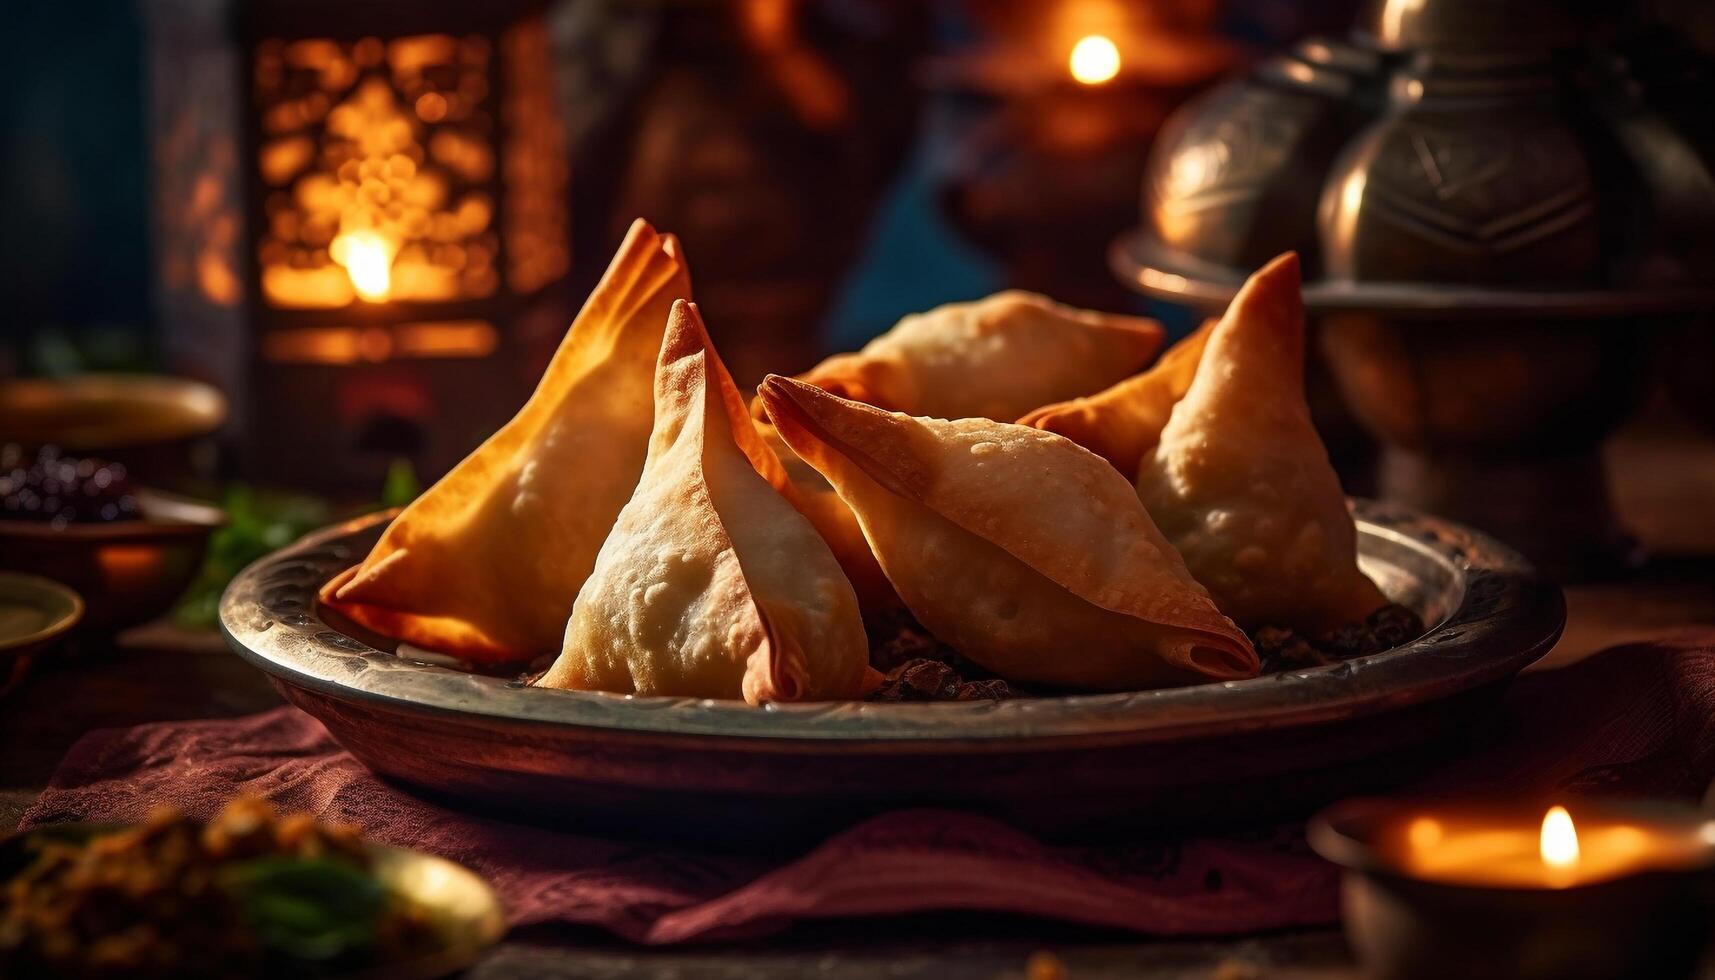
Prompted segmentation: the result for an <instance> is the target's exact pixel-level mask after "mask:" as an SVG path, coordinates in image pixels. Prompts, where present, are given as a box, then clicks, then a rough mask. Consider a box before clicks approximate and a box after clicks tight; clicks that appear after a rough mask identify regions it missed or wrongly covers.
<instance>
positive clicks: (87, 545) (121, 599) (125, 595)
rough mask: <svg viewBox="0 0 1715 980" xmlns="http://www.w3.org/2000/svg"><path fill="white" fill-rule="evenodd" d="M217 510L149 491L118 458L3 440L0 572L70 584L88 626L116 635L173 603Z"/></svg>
mask: <svg viewBox="0 0 1715 980" xmlns="http://www.w3.org/2000/svg"><path fill="white" fill-rule="evenodd" d="M223 523H225V515H224V514H223V513H222V512H221V511H220V509H219V508H217V507H212V506H210V505H208V504H204V503H199V502H197V501H195V500H191V499H189V498H186V497H180V496H177V495H175V494H169V493H164V492H161V491H158V490H151V489H148V488H146V487H143V486H141V485H139V484H138V483H137V482H136V481H135V480H133V479H132V477H131V475H130V473H129V472H127V470H126V468H125V467H124V466H123V465H122V464H119V463H110V462H107V461H106V460H102V459H98V458H95V457H90V456H73V455H70V454H68V453H64V452H61V451H60V450H59V449H58V448H56V447H53V446H46V447H42V448H40V449H25V448H23V447H22V446H19V445H17V444H8V445H5V446H0V569H4V570H12V571H22V572H30V573H32V574H36V575H42V576H45V577H47V578H51V579H53V580H55V581H57V582H61V583H64V584H65V585H68V586H70V587H72V588H73V589H75V590H77V591H78V592H79V593H81V594H82V595H83V597H84V601H85V603H86V606H87V608H86V611H85V615H84V620H83V628H84V629H86V630H90V631H95V632H112V631H115V630H120V629H124V628H125V627H128V626H134V625H136V624H138V623H142V622H146V621H148V620H150V619H153V618H155V617H156V616H159V615H161V614H162V613H164V612H166V611H167V609H168V608H170V607H171V606H172V604H173V602H174V600H176V599H177V598H178V597H179V595H180V594H181V593H183V592H184V590H185V587H186V586H188V585H189V584H190V582H191V579H192V578H193V577H194V576H195V575H196V572H197V569H198V567H199V566H201V564H202V559H203V553H204V552H205V551H206V550H207V548H208V539H209V535H210V534H212V533H213V532H214V530H215V528H218V527H220V526H221V525H222V524H223Z"/></svg>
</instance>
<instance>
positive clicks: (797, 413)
mask: <svg viewBox="0 0 1715 980" xmlns="http://www.w3.org/2000/svg"><path fill="white" fill-rule="evenodd" d="M761 394H762V402H763V407H764V408H765V410H766V411H767V413H768V416H769V418H770V419H772V420H773V422H774V425H775V427H776V428H777V429H778V430H779V432H780V435H781V437H782V438H783V439H785V440H786V442H787V444H789V445H790V446H791V447H792V448H793V450H794V451H796V452H797V453H798V455H799V456H801V457H802V458H803V459H804V460H806V461H807V462H809V463H810V464H811V465H812V466H814V467H816V469H817V470H818V471H820V472H821V473H822V475H823V476H825V477H827V478H828V480H829V482H831V483H832V484H833V485H834V487H835V488H836V489H837V490H838V491H839V493H840V496H841V497H842V498H843V499H844V500H845V501H846V503H848V504H849V505H851V508H852V510H853V511H854V512H855V513H856V514H857V518H858V521H859V523H860V524H861V525H862V527H863V532H864V535H865V537H867V538H868V540H869V544H870V547H871V549H872V550H873V551H874V553H875V556H876V558H877V559H878V560H879V561H880V563H881V567H882V569H883V570H884V571H885V572H886V573H887V577H888V579H889V580H890V581H892V583H893V586H894V588H896V589H897V590H898V592H899V595H900V597H901V598H902V599H903V600H904V601H905V604H906V606H907V607H909V608H910V610H911V612H912V613H913V614H915V615H916V617H917V619H918V620H919V621H920V622H921V623H922V624H923V626H924V627H926V628H927V629H928V630H929V631H930V632H931V633H933V634H934V635H935V636H936V637H938V638H939V639H941V640H942V641H944V642H946V643H947V644H948V645H950V646H952V647H953V648H954V649H956V650H958V651H959V652H960V653H961V654H962V655H964V656H965V657H968V658H969V659H971V660H972V661H974V662H976V663H978V664H981V665H982V666H984V667H986V668H988V669H989V670H992V671H994V672H995V673H996V674H999V675H1000V676H1001V677H1003V678H1005V679H1007V680H1009V681H1018V682H1027V683H1040V684H1051V685H1056V686H1063V687H1071V688H1084V689H1102V690H1128V689H1133V688H1141V687H1157V686H1165V685H1172V684H1187V683H1195V682H1197V681H1199V680H1204V679H1209V678H1215V679H1223V680H1224V679H1228V678H1239V677H1251V676H1254V675H1255V674H1256V673H1257V671H1258V662H1257V656H1256V653H1255V651H1254V650H1252V648H1251V645H1250V642H1249V641H1248V640H1247V639H1246V638H1245V635H1244V634H1243V633H1241V632H1240V631H1239V630H1238V628H1237V627H1235V626H1234V625H1233V624H1232V623H1231V622H1230V621H1228V620H1227V619H1226V617H1224V616H1222V615H1221V614H1220V612H1218V611H1217V610H1216V609H1215V605H1214V603H1213V602H1211V601H1210V599H1209V595H1208V593H1207V592H1205V591H1204V590H1203V588H1202V586H1200V585H1198V584H1197V583H1196V582H1195V581H1194V580H1193V579H1192V577H1191V574H1190V573H1189V572H1188V571H1186V569H1185V566H1184V563H1183V562H1181V561H1180V560H1179V556H1178V555H1177V554H1176V553H1175V552H1174V551H1173V548H1172V546H1171V545H1169V544H1168V543H1167V541H1166V540H1165V539H1164V538H1163V537H1162V536H1161V533H1160V532H1159V531H1157V530H1156V528H1155V525H1154V524H1152V523H1151V522H1150V519H1149V515H1148V514H1147V513H1145V512H1144V509H1143V506H1142V504H1141V503H1139V501H1138V498H1137V493H1136V491H1135V490H1134V489H1133V488H1132V486H1131V484H1130V482H1128V481H1127V480H1126V479H1125V478H1124V477H1122V476H1120V475H1119V474H1118V473H1116V472H1114V470H1113V468H1112V467H1111V466H1109V465H1108V464H1107V463H1105V462H1103V461H1102V460H1101V459H1100V458H1099V457H1097V456H1095V455H1093V454H1091V453H1089V452H1087V451H1085V450H1083V449H1081V448H1079V447H1078V446H1076V445H1074V444H1073V443H1072V442H1071V441H1069V440H1067V439H1064V438H1062V437H1060V436H1057V435H1054V434H1052V433H1048V432H1042V431H1040V430H1037V429H1032V428H1028V427H1025V426H1021V425H1014V424H1010V423H1001V422H993V421H989V420H986V419H966V420H962V421H943V420H938V419H925V418H912V417H910V416H907V415H903V414H890V413H888V412H884V411H882V410H880V409H877V408H874V407H871V406H869V405H865V404H861V403H858V402H854V401H849V400H846V399H844V398H840V397H838V396H836V395H832V394H829V393H828V392H825V391H823V390H822V389H820V388H817V387H816V386H814V385H811V384H806V383H804V382H801V381H794V380H792V379H789V378H782V377H778V376H770V377H769V378H768V379H767V380H765V381H764V382H763V385H762V391H761Z"/></svg>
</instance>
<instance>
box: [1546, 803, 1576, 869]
mask: <svg viewBox="0 0 1715 980" xmlns="http://www.w3.org/2000/svg"><path fill="white" fill-rule="evenodd" d="M1540 849H1541V852H1542V863H1543V864H1545V865H1547V866H1548V867H1549V869H1550V870H1553V871H1558V872H1567V871H1572V870H1574V869H1576V868H1577V867H1578V828H1576V827H1574V826H1573V825H1572V814H1570V813H1567V812H1566V808H1565V807H1563V806H1557V807H1550V808H1549V811H1548V813H1547V814H1545V815H1544V816H1543V818H1542V842H1541V845H1540Z"/></svg>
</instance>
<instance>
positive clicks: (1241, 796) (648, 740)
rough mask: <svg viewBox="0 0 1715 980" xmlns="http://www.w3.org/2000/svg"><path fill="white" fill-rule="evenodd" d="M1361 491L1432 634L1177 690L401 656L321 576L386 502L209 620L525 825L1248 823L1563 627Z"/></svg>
mask: <svg viewBox="0 0 1715 980" xmlns="http://www.w3.org/2000/svg"><path fill="white" fill-rule="evenodd" d="M1355 507H1356V513H1357V517H1358V531H1359V538H1358V540H1359V545H1358V547H1359V554H1360V561H1361V563H1362V565H1363V567H1364V570H1365V571H1366V572H1368V573H1369V574H1370V576H1371V577H1372V578H1374V579H1375V580H1376V582H1377V583H1378V584H1379V585H1380V586H1381V587H1382V589H1383V591H1385V592H1386V593H1387V594H1388V595H1389V596H1390V597H1391V598H1393V599H1394V600H1395V601H1397V602H1401V603H1403V604H1405V605H1407V606H1410V607H1412V608H1414V609H1416V610H1417V611H1418V612H1419V613H1420V614H1422V616H1423V619H1424V622H1426V623H1429V624H1433V626H1432V628H1431V629H1430V630H1429V632H1427V633H1426V634H1424V635H1423V636H1422V637H1420V638H1419V639H1417V640H1415V641H1413V642H1411V643H1408V644H1406V645H1404V646H1401V647H1397V648H1395V649H1393V650H1389V651H1386V652H1384V653H1381V654H1377V655H1375V656H1371V657H1364V658H1361V659H1357V660H1352V661H1349V662H1346V663H1342V664H1339V665H1336V666H1331V667H1321V668H1315V669H1310V670H1301V671H1292V672H1288V673H1282V674H1273V675H1267V676H1264V677H1260V678H1256V679H1254V680H1247V681H1236V682H1227V683H1219V684H1204V685H1199V686H1195V687H1185V688H1176V689H1171V690H1160V691H1141V692H1135V693H1126V694H1082V695H1068V696H1063V697H1044V698H1029V699H1019V700H1012V701H981V702H964V703H947V704H874V703H865V702H839V703H831V704H806V705H771V706H768V707H764V708H753V707H750V706H748V705H745V704H744V703H742V702H736V701H710V700H699V699H687V698H664V697H635V696H629V695H626V696H622V695H612V694H599V693H584V692H571V691H555V690H543V689H536V688H529V687H525V686H523V685H522V684H521V683H520V682H518V681H517V680H513V679H509V678H504V677H492V676H485V675H481V674H471V673H465V672H461V671H458V670H453V669H449V668H446V667H441V666H434V665H430V664H425V663H422V662H419V661H415V660H410V659H405V658H402V657H400V656H398V655H396V654H395V653H393V652H391V651H389V650H386V649H382V648H381V646H384V644H383V645H372V643H371V642H369V641H368V640H372V639H373V638H368V639H365V638H360V637H358V636H356V635H353V633H352V632H348V631H343V630H342V629H341V628H339V627H338V626H336V625H334V624H333V622H332V620H333V619H334V617H331V616H329V617H327V618H324V613H323V611H322V610H321V609H320V608H319V606H318V605H317V602H316V591H317V589H318V588H319V587H320V586H321V584H322V583H323V582H325V581H327V580H328V579H329V578H331V577H332V576H333V575H334V574H336V573H337V572H339V571H341V570H343V569H345V568H346V567H348V566H350V565H352V564H354V563H355V562H357V561H360V560H361V559H362V558H363V556H364V555H365V554H366V553H367V552H368V550H369V548H370V547H371V546H372V545H373V544H374V542H375V540H376V538H377V537H378V536H379V535H380V533H381V530H382V529H383V528H384V527H385V526H386V525H387V522H388V521H389V520H390V519H391V516H392V515H391V514H376V515H373V516H370V517H364V518H360V519H357V520H354V521H351V522H349V523H346V524H341V525H338V526H335V527H332V528H328V529H326V530H323V531H320V532H317V533H316V534H313V535H310V536H309V537H307V538H305V539H304V540H302V541H300V542H298V543H297V544H294V545H292V546H291V547H289V548H286V549H284V550H282V551H279V552H277V553H275V554H273V555H271V556H269V557H267V558H264V559H263V560H261V561H259V562H257V563H256V564H254V565H252V566H250V567H249V568H247V569H245V570H244V572H242V573H241V574H240V575H239V576H238V577H237V578H236V579H234V580H233V582H232V584H231V585H230V586H229V587H228V588H227V590H226V594H225V596H224V597H223V598H222V600H221V606H220V620H221V628H222V630H223V632H224V633H225V634H226V637H227V641H228V643H229V644H230V645H231V646H232V648H233V650H235V651H236V652H237V653H238V654H239V655H240V656H242V657H244V658H245V659H247V660H249V661H250V662H251V663H253V664H255V665H256V666H258V667H260V668H262V669H263V670H264V671H266V672H268V674H269V675H270V676H271V678H272V679H273V681H274V684H275V686H276V687H278V688H279V689H280V691H281V692H282V693H283V694H284V695H285V696H286V697H287V698H288V699H289V700H290V701H291V702H292V703H293V704H296V705H297V706H299V707H300V708H303V709H304V710H305V711H308V712H309V713H310V714H312V715H314V716H316V717H317V718H319V719H320V720H321V721H322V722H323V723H324V724H326V725H327V727H328V729H329V731H330V732H332V733H333V735H334V737H335V738H337V739H338V740H339V741H340V743H341V744H343V745H344V746H345V747H346V748H348V749H349V750H351V752H352V753H353V754H354V755H356V756H357V757H358V758H359V759H361V760H362V761H363V762H365V763H366V764H367V765H369V766H370V767H371V768H373V769H374V770H376V771H377V772H379V773H381V774H382V775H384V776H387V777H390V778H392V779H395V780H398V781H400V782H403V783H407V784H410V785H411V786H413V787H414V788H416V789H417V790H418V791H421V792H427V793H428V794H430V795H434V796H438V797H441V798H443V799H445V800H447V801H449V802H454V803H456V804H457V805H461V806H465V807H474V808H479V809H484V810H498V811H503V812H506V813H509V814H513V815H523V816H525V817H526V818H528V819H532V820H535V821H539V822H546V823H552V824H557V825H568V826H570V825H577V826H586V827H591V828H597V829H604V830H614V829H617V830H621V831H624V832H626V833H630V834H634V835H641V836H661V835H668V836H675V837H685V836H690V837H698V838H702V837H711V838H720V839H728V840H730V839H735V838H748V839H757V840H779V839H780V838H781V836H782V835H796V834H809V833H816V832H819V831H820V830H823V829H825V828H826V827H827V826H829V825H831V824H837V823H845V822H850V821H852V820H854V819H857V818H859V817H862V816H864V815H867V814H869V813H873V812H876V811H878V810H881V809H885V808H889V807H897V806H908V805H944V806H957V807H962V808H968V809H978V810H981V811H984V812H988V813H992V814H996V815H999V816H1002V817H1005V818H1007V819H1010V820H1013V821H1014V822H1017V823H1019V824H1021V825H1023V826H1026V827H1028V828H1031V829H1034V830H1037V831H1039V832H1042V833H1046V834H1049V835H1052V836H1090V835H1099V834H1102V833H1105V832H1109V831H1125V832H1129V833H1135V832H1136V831H1137V830H1138V829H1139V827H1140V826H1141V825H1148V826H1152V827H1171V826H1181V825H1193V824H1194V825H1197V826H1208V825H1210V824H1211V823H1254V821H1256V820H1257V819H1258V818H1259V817H1262V816H1267V815H1270V814H1288V813H1294V814H1295V813H1301V812H1307V811H1308V810H1309V809H1311V808H1314V807H1316V806H1318V805H1320V804H1322V803H1325V802H1327V801H1329V800H1330V799H1332V798H1334V797H1336V796H1340V795H1344V794H1346V793H1349V792H1353V791H1357V790H1361V789H1373V788H1376V787H1378V786H1380V785H1384V784H1386V783H1388V782H1390V781H1395V780H1398V779H1401V778H1405V777H1408V776H1410V775H1412V774H1413V773H1415V772H1416V771H1418V770H1419V769H1420V768H1421V766H1422V765H1423V764H1424V763H1425V762H1429V761H1432V760H1433V759H1435V758H1438V757H1441V756H1443V755H1445V754H1446V753H1447V752H1449V751H1452V750H1455V749H1457V748H1458V747H1459V746H1460V745H1461V744H1462V742H1463V740H1464V737H1465V736H1466V735H1467V734H1468V733H1469V732H1470V731H1471V730H1472V728H1473V727H1474V725H1475V722H1476V721H1477V720H1479V718H1480V715H1481V713H1482V712H1483V710H1484V709H1486V708H1487V707H1489V706H1491V705H1492V704H1493V703H1494V702H1495V700H1496V699H1497V697H1498V695H1499V693H1500V690H1501V688H1502V687H1503V686H1504V682H1505V681H1506V680H1508V679H1509V678H1511V677H1512V676H1513V675H1514V674H1516V673H1517V672H1518V671H1519V670H1521V669H1522V668H1523V667H1525V666H1526V665H1527V664H1529V663H1531V662H1532V661H1534V660H1536V659H1537V658H1538V657H1540V656H1542V655H1543V654H1544V653H1546V652H1547V651H1548V649H1549V647H1551V646H1552V645H1553V644H1554V642H1555V640H1556V639H1558V637H1559V635H1560V630H1561V628H1562V626H1563V625H1564V623H1565V618H1566V613H1565V604H1564V601H1563V599H1562V597H1561V594H1560V590H1559V589H1558V588H1556V587H1555V586H1554V585H1552V584H1551V583H1549V582H1548V581H1547V580H1545V579H1544V578H1542V577H1541V576H1540V575H1539V574H1537V573H1536V572H1535V571H1534V570H1533V569H1532V568H1531V567H1530V566H1529V565H1528V564H1527V563H1526V562H1525V561H1524V559H1522V558H1521V557H1519V555H1518V554H1516V553H1515V552H1513V551H1512V550H1510V549H1508V548H1506V547H1505V546H1503V545H1501V544H1499V543H1497V542H1496V541H1494V540H1492V539H1490V538H1488V537H1486V536H1484V535H1482V534H1479V533H1477V532H1475V531H1471V530H1469V529H1467V528H1463V527H1460V526H1458V525H1455V524H1452V523H1450V522H1447V521H1442V520H1439V519H1436V518H1432V517H1426V516H1423V515H1420V514H1416V513H1413V512H1411V511H1408V510H1404V509H1401V508H1398V507H1395V506H1392V505H1385V504H1378V503H1371V502H1362V501H1360V502H1358V503H1357V504H1356V505H1355ZM1068 655H1075V651H1068Z"/></svg>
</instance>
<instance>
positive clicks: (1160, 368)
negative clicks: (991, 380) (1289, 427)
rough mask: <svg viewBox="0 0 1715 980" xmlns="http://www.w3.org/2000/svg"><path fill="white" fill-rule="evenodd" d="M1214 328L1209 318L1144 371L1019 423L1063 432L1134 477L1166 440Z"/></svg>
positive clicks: (1023, 419) (1028, 417)
mask: <svg viewBox="0 0 1715 980" xmlns="http://www.w3.org/2000/svg"><path fill="white" fill-rule="evenodd" d="M1214 328H1215V321H1214V320H1209V321H1206V322H1205V323H1204V324H1203V325H1202V326H1201V327H1198V328H1197V329H1196V331H1195V332H1193V333H1192V334H1191V335H1190V336H1188V337H1186V338H1185V339H1184V340H1181V341H1180V342H1179V343H1177V344H1174V345H1173V346H1172V347H1169V348H1168V349H1167V353H1165V354H1163V355H1161V360H1159V361H1156V362H1155V366H1154V367H1151V368H1150V369H1149V370H1147V371H1145V372H1143V373H1142V374H1137V375H1133V376H1131V377H1129V378H1127V379H1125V380H1124V381H1121V382H1120V383H1119V384H1117V385H1114V386H1113V387H1111V388H1108V389H1106V390H1103V391H1100V392H1097V393H1096V394H1094V395H1088V396H1085V397H1083V398H1074V399H1072V400H1071V401H1065V402H1059V403H1058V404H1054V405H1045V406H1043V407H1042V408H1039V409H1036V410H1035V411H1033V412H1031V413H1029V414H1028V415H1025V416H1024V417H1023V418H1021V419H1019V420H1018V424H1019V425H1028V426H1032V427H1034V428H1038V429H1042V430H1043V431H1046V432H1054V433H1058V434H1059V435H1063V436H1065V437H1066V438H1068V439H1070V440H1072V441H1073V442H1075V443H1077V444H1078V445H1080V446H1083V447H1084V448H1085V449H1088V450H1089V451H1090V452H1093V453H1095V454H1096V455H1097V456H1100V457H1102V458H1103V459H1105V460H1107V461H1108V462H1110V463H1112V464H1114V467H1115V468H1116V469H1118V470H1119V471H1120V472H1121V473H1122V474H1124V475H1125V478H1126V479H1128V480H1135V479H1136V478H1137V471H1138V467H1139V466H1140V465H1141V464H1142V463H1143V460H1144V458H1145V457H1146V456H1148V455H1149V454H1150V453H1151V452H1153V451H1154V450H1155V446H1156V443H1158V442H1160V441H1161V429H1162V427H1163V426H1165V425H1167V418H1168V416H1169V415H1170V414H1172V412H1173V406H1174V405H1176V404H1178V403H1179V399H1181V398H1184V397H1185V392H1186V391H1187V390H1189V389H1190V387H1191V379H1192V378H1193V377H1194V376H1195V375H1196V373H1197V365H1198V363H1199V362H1200V361H1202V359H1203V348H1204V346H1206V345H1207V344H1208V342H1209V332H1210V331H1212V330H1213V329H1214Z"/></svg>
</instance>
